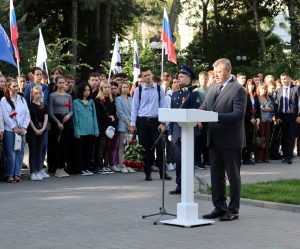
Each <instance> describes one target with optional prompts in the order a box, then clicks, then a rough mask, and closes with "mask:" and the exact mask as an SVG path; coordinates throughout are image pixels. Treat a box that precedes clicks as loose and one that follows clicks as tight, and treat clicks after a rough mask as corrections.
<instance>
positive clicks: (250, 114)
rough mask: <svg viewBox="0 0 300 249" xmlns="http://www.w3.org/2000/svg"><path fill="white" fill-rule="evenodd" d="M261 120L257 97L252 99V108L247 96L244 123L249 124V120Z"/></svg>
mask: <svg viewBox="0 0 300 249" xmlns="http://www.w3.org/2000/svg"><path fill="white" fill-rule="evenodd" d="M253 118H254V119H257V118H259V119H261V109H260V104H259V99H258V97H257V96H255V97H254V107H253V106H252V101H251V98H250V96H249V95H247V106H246V112H245V123H248V124H249V123H250V121H251V119H253Z"/></svg>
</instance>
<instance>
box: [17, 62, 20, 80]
mask: <svg viewBox="0 0 300 249" xmlns="http://www.w3.org/2000/svg"><path fill="white" fill-rule="evenodd" d="M17 68H18V76H19V77H21V71H20V64H19V61H18V60H17Z"/></svg>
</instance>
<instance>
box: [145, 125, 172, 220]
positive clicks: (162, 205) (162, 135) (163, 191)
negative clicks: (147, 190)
mask: <svg viewBox="0 0 300 249" xmlns="http://www.w3.org/2000/svg"><path fill="white" fill-rule="evenodd" d="M160 139H162V143H163V146H162V147H163V167H162V174H163V177H162V200H161V207H159V212H158V213H154V214H148V215H143V216H142V218H143V219H145V218H147V217H151V216H157V215H159V217H158V219H157V220H156V221H154V222H153V224H154V225H157V224H158V222H159V221H160V219H161V217H162V216H163V215H170V216H176V215H175V214H171V213H168V212H167V211H166V209H165V173H166V170H165V161H166V158H165V144H166V135H165V133H164V132H162V131H161V132H160V135H159V137H158V138H157V140H156V141H155V142H154V144H153V145H152V147H151V150H154V148H155V146H156V144H157V143H158V142H159V140H160Z"/></svg>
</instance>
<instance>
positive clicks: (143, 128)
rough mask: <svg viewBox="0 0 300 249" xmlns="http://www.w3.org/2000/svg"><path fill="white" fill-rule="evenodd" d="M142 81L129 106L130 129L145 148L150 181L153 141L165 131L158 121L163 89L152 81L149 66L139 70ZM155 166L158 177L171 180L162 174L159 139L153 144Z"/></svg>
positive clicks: (161, 148) (161, 144)
mask: <svg viewBox="0 0 300 249" xmlns="http://www.w3.org/2000/svg"><path fill="white" fill-rule="evenodd" d="M141 76H142V79H143V83H142V84H141V85H140V86H139V87H138V88H136V89H135V92H134V95H133V101H132V107H131V122H130V131H131V132H132V133H134V132H136V131H137V132H138V137H139V142H140V144H141V145H142V146H143V147H144V149H145V166H144V172H145V174H146V178H145V181H152V177H151V166H152V165H153V164H154V150H153V149H152V147H153V145H154V143H155V142H156V140H157V139H158V137H159V135H160V133H161V132H164V131H165V124H164V123H160V122H159V121H158V108H163V107H165V93H164V90H163V89H162V88H161V87H160V86H159V85H158V84H156V83H154V82H153V74H152V72H151V70H150V69H149V68H143V69H142V70H141ZM155 148H156V154H157V161H156V162H157V166H158V167H159V173H160V179H163V177H165V179H166V180H172V177H170V176H169V175H168V174H167V173H165V176H163V168H162V167H164V165H163V143H162V140H161V139H159V140H158V141H157V142H156V145H155Z"/></svg>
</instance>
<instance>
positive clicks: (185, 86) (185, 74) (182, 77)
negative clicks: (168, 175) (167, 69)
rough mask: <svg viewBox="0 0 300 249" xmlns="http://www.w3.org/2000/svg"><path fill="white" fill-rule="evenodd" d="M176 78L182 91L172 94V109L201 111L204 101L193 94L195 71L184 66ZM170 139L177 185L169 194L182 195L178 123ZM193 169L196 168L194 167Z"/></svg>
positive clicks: (171, 130)
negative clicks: (172, 147)
mask: <svg viewBox="0 0 300 249" xmlns="http://www.w3.org/2000/svg"><path fill="white" fill-rule="evenodd" d="M176 78H177V79H178V81H179V86H180V89H179V90H178V91H176V92H174V93H173V94H172V98H171V108H175V109H199V107H200V106H201V104H202V102H203V99H202V98H201V96H200V94H199V92H198V91H195V92H193V88H195V87H193V86H192V79H194V78H195V74H194V73H193V71H192V70H191V69H190V68H189V67H187V66H186V65H182V66H181V67H180V70H179V72H178V73H177V75H176ZM197 130H198V129H197ZM198 131H199V130H198ZM168 139H169V140H172V142H173V146H174V161H175V163H176V183H177V186H176V188H175V189H174V190H172V191H170V192H169V193H170V194H181V127H180V126H179V124H178V123H174V122H171V123H170V135H169V137H168ZM192 167H194V165H193V166H192Z"/></svg>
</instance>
